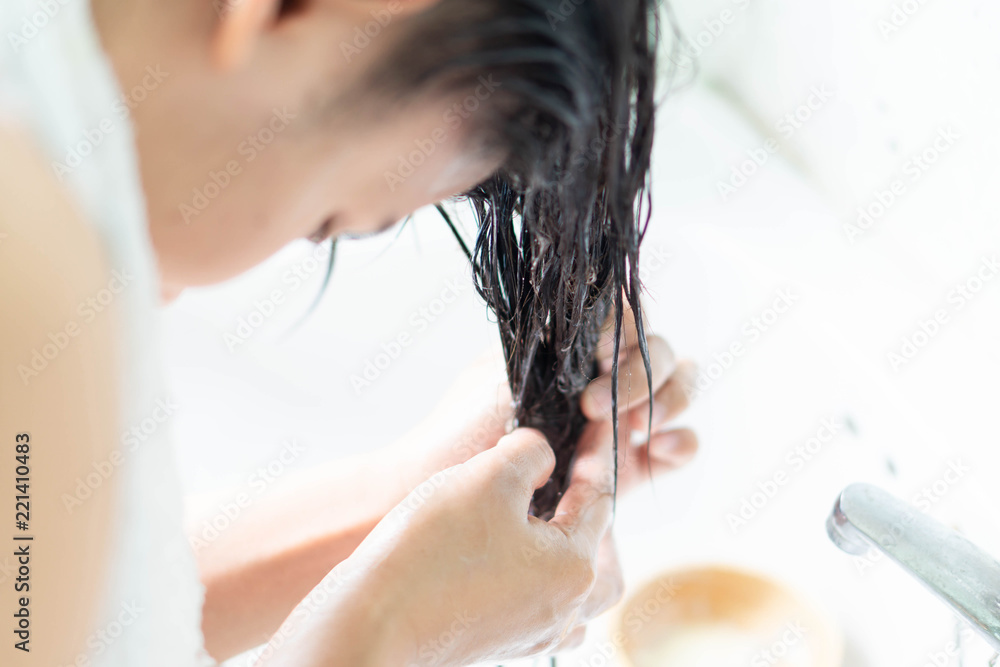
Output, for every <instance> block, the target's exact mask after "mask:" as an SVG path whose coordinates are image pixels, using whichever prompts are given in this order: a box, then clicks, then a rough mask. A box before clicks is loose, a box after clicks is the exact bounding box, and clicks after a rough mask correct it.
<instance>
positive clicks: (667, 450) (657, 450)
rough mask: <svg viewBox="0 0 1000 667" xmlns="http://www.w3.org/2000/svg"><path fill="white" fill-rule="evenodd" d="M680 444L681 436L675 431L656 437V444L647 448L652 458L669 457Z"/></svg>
mask: <svg viewBox="0 0 1000 667" xmlns="http://www.w3.org/2000/svg"><path fill="white" fill-rule="evenodd" d="M680 446H681V438H680V436H679V435H677V434H676V433H663V434H660V435H658V436H657V437H656V445H655V446H653V447H650V448H649V455H650V456H652V457H653V458H654V459H669V458H672V457H673V455H674V454H675V453H676V452H677V449H678V448H679V447H680Z"/></svg>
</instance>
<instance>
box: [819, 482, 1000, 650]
mask: <svg viewBox="0 0 1000 667" xmlns="http://www.w3.org/2000/svg"><path fill="white" fill-rule="evenodd" d="M826 527H827V533H828V534H829V536H830V539H831V540H833V542H834V544H836V545H837V546H838V547H840V548H841V549H842V550H843V551H846V552H847V553H850V554H854V555H860V554H863V553H867V552H869V551H870V550H872V549H875V550H877V551H880V552H882V553H883V554H885V555H886V556H888V557H889V558H890V559H891V560H893V561H895V562H896V563H897V564H898V565H899V566H900V567H902V568H903V569H904V570H906V571H907V572H909V573H910V574H911V575H912V576H914V577H915V578H916V579H918V580H919V581H920V582H921V583H923V584H924V586H926V587H927V588H928V589H930V591H931V592H932V593H934V594H935V595H936V596H937V597H938V598H940V599H941V600H942V601H943V602H944V603H945V604H947V605H948V606H949V607H951V609H952V610H953V611H954V612H955V613H957V614H958V615H959V616H960V617H961V618H962V619H964V620H965V621H966V622H967V623H969V624H970V625H971V626H972V627H973V628H974V629H975V630H977V631H978V632H979V633H980V634H981V635H982V636H983V638H985V639H986V641H987V642H989V644H990V645H991V646H992V647H993V648H994V649H995V650H997V651H1000V563H998V562H997V561H996V560H995V559H994V558H993V557H992V556H990V555H989V554H988V553H986V552H985V551H983V550H982V549H980V548H979V547H977V546H976V545H975V544H973V543H972V542H970V541H968V540H967V539H965V538H964V537H962V536H961V535H959V534H958V533H957V532H955V531H954V530H951V529H950V528H947V527H946V526H943V525H942V524H940V523H938V522H937V521H935V520H934V519H932V518H930V517H929V516H927V515H925V514H924V513H922V512H920V511H918V510H916V509H914V508H913V507H911V506H910V505H908V504H906V503H904V502H903V501H901V500H899V499H898V498H896V497H895V496H893V495H891V494H889V493H887V492H885V491H883V490H882V489H880V488H878V487H876V486H872V485H871V484H852V485H851V486H848V487H847V488H846V489H844V490H843V491H842V492H841V494H840V497H839V498H838V499H837V503H836V505H834V508H833V513H832V514H831V515H830V518H829V519H827V522H826Z"/></svg>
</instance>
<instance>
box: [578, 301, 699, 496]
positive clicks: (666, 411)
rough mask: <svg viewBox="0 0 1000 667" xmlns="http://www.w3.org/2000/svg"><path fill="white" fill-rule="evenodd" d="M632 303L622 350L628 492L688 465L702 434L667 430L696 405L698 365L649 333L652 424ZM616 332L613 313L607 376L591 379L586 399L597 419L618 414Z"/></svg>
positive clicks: (604, 357)
mask: <svg viewBox="0 0 1000 667" xmlns="http://www.w3.org/2000/svg"><path fill="white" fill-rule="evenodd" d="M627 306H628V304H626V310H625V313H624V316H623V318H622V341H621V345H620V349H619V354H618V415H619V423H618V425H619V431H620V432H619V438H620V441H619V447H618V491H619V493H621V492H628V491H629V490H631V489H633V488H634V487H635V486H637V485H638V484H640V483H641V482H643V481H644V480H648V479H649V478H650V473H652V475H653V476H655V475H658V474H661V473H664V472H669V471H671V470H675V469H677V468H679V467H681V466H683V465H684V464H685V463H687V462H688V461H690V460H691V459H692V458H693V457H694V455H695V454H696V453H697V451H698V438H697V436H696V435H695V434H694V432H693V431H691V430H690V429H686V428H679V429H666V428H665V426H666V425H667V424H668V423H669V422H670V421H672V420H673V419H675V418H676V417H677V416H678V415H680V414H681V413H682V412H684V410H686V409H687V407H688V405H689V404H690V396H691V392H692V390H693V388H694V381H695V376H696V369H695V365H694V364H693V363H692V362H690V361H687V360H681V361H677V360H676V358H675V357H674V353H673V351H672V350H671V349H670V346H669V345H668V344H667V342H666V341H665V340H664V339H663V338H661V337H660V336H656V335H647V337H646V343H647V346H648V350H649V361H650V367H651V368H652V385H653V398H652V411H653V412H652V424H650V413H649V410H650V398H649V388H648V386H647V383H646V369H645V367H644V365H643V360H642V355H641V354H640V352H639V341H638V333H637V331H636V325H635V316H634V314H633V312H632V309H631V308H628V307H627ZM614 331H615V327H614V318H613V317H611V318H608V321H607V322H605V325H604V335H603V337H602V341H601V344H600V347H599V348H598V351H597V360H598V368H599V370H600V372H601V373H602V375H601V376H600V377H598V378H597V379H596V380H594V381H593V382H591V383H590V385H589V386H588V387H587V389H586V391H584V394H583V397H582V399H581V406H582V409H583V412H584V414H585V415H587V417H588V418H589V419H590V420H591V421H595V422H600V421H610V420H611V416H612V410H611V387H612V385H613V378H612V374H611V369H612V360H613V359H614ZM647 331H648V325H647ZM650 426H652V431H651V437H650ZM647 445H648V447H647Z"/></svg>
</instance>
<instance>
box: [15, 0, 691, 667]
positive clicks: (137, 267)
mask: <svg viewBox="0 0 1000 667" xmlns="http://www.w3.org/2000/svg"><path fill="white" fill-rule="evenodd" d="M648 5H649V3H646V2H643V1H642V0H632V1H630V2H625V3H621V2H610V1H609V0H573V1H572V2H569V1H564V2H561V3H557V2H549V1H544V0H523V1H521V2H510V0H503V1H501V0H482V1H480V2H470V1H469V0H313V1H309V0H301V1H297V2H295V1H291V2H278V1H277V0H230V1H228V2H222V1H220V0H214V1H213V0H178V1H177V2H173V3H161V2H156V1H155V0H91V3H90V4H89V5H88V4H87V3H85V2H67V3H63V2H62V1H61V0H49V1H48V2H39V3H35V2H27V1H23V0H16V1H13V2H10V1H8V2H7V3H5V5H4V7H3V9H0V26H2V27H3V33H4V35H5V38H6V41H7V43H8V46H9V49H7V50H5V51H4V54H3V56H2V60H0V188H2V192H0V225H2V226H0V310H2V312H3V313H5V314H6V315H7V318H6V322H5V325H4V327H3V329H0V335H2V339H0V358H2V363H0V368H2V369H3V373H2V376H0V399H2V402H0V415H2V418H3V429H4V430H3V431H2V437H3V438H5V439H7V441H8V443H9V449H5V450H4V456H3V464H2V466H3V468H2V472H3V475H4V480H5V481H4V483H5V484H8V483H9V484H12V485H13V484H14V482H13V481H9V482H8V481H7V480H14V479H15V477H18V479H19V480H23V481H19V484H22V485H24V486H23V487H18V494H19V495H24V496H28V500H27V502H29V503H30V516H29V517H26V518H27V519H28V521H26V522H25V527H24V528H23V529H22V532H21V533H20V534H21V536H22V537H26V536H29V535H30V537H31V538H32V539H31V540H30V541H29V540H21V541H18V542H16V543H14V544H17V545H19V546H18V548H22V547H23V544H24V543H28V544H30V546H28V547H26V548H28V549H29V552H28V553H29V554H30V555H27V554H26V555H25V556H24V558H25V559H27V560H28V561H29V563H30V578H29V579H30V580H26V581H24V582H18V585H20V586H22V587H23V588H18V589H17V590H18V591H19V592H18V593H17V596H18V597H14V596H13V595H6V596H4V598H3V602H2V604H3V605H4V608H3V612H4V617H5V618H8V619H10V618H12V617H13V618H15V619H16V621H15V639H14V640H13V641H10V642H5V644H4V646H3V649H2V650H3V651H4V653H3V655H4V656H5V660H4V664H38V665H46V666H48V665H70V664H73V665H102V666H103V665H116V666H117V665H122V666H125V665H130V666H131V665H171V666H172V667H176V666H180V665H193V664H198V663H199V662H210V661H211V659H215V660H221V659H224V658H227V657H229V656H232V655H234V654H236V653H238V652H240V651H242V650H245V649H248V648H250V647H253V646H255V645H259V644H261V643H263V642H268V640H270V641H269V643H268V646H267V648H266V649H265V650H264V652H263V653H262V654H261V656H260V658H259V664H261V665H269V666H270V665H310V666H311V665H317V666H318V665H352V666H353V665H411V664H435V665H462V664H469V663H472V662H476V661H479V660H485V659H505V658H511V657H517V656H525V655H536V654H539V653H545V652H550V651H555V650H559V649H561V648H565V647H567V646H571V645H573V644H574V643H576V642H578V641H579V640H580V639H581V637H582V634H583V631H584V626H585V624H586V622H587V621H588V620H590V619H591V618H593V617H594V616H595V615H597V614H599V613H600V612H601V611H603V610H605V609H606V608H607V607H608V606H610V605H611V604H612V603H613V602H614V601H615V600H616V599H617V596H618V595H619V594H620V588H621V585H620V577H619V576H618V573H617V564H616V562H615V557H614V549H613V546H612V544H611V542H610V536H609V534H608V528H609V525H610V520H611V513H612V499H611V496H612V493H613V491H614V456H613V454H612V445H613V443H612V424H611V421H610V419H611V411H612V409H613V407H612V401H611V396H612V392H611V379H610V376H609V375H607V374H606V375H604V376H601V377H599V378H598V379H597V380H595V381H594V382H593V383H592V385H591V386H590V387H589V388H588V389H587V391H586V392H585V393H584V397H583V400H582V404H581V406H582V409H583V412H584V413H585V414H586V415H587V417H588V418H589V419H590V420H591V421H590V423H589V425H588V426H587V427H586V429H585V431H584V434H583V436H582V438H581V441H580V445H579V454H578V457H577V460H576V463H575V465H574V468H573V472H572V478H571V483H570V485H569V488H568V489H567V491H566V493H565V495H564V496H563V497H562V500H561V501H560V504H559V507H558V509H557V511H556V516H555V517H554V518H553V519H551V520H550V521H542V520H539V519H536V518H534V517H530V516H528V512H527V509H528V505H529V502H530V500H531V496H532V493H533V491H534V490H535V489H537V488H539V487H541V486H542V485H543V484H545V482H546V480H548V479H549V477H550V475H551V474H552V470H553V466H554V456H553V452H552V449H551V448H550V447H549V445H548V444H547V443H546V442H545V439H544V438H543V437H542V436H541V435H540V434H539V433H538V432H537V431H533V430H529V429H515V430H514V431H512V432H511V433H509V434H508V433H506V428H505V424H506V423H507V422H508V421H509V418H510V408H509V407H506V405H505V401H503V400H499V401H494V402H493V404H492V406H490V409H488V410H486V411H484V412H483V413H481V414H476V415H473V416H472V417H471V418H470V417H469V416H468V415H465V416H464V417H465V419H467V423H465V424H464V425H463V427H462V429H460V430H462V431H463V432H464V433H466V434H474V435H467V436H466V437H463V438H461V439H460V440H455V439H449V438H444V437H442V438H441V439H440V440H439V441H435V439H434V435H433V434H434V432H435V431H434V428H433V427H431V426H427V427H423V428H422V429H421V430H420V431H419V432H420V434H421V436H420V440H421V442H424V443H429V444H426V445H425V446H421V447H417V446H404V447H402V448H401V449H399V450H398V451H394V452H393V455H392V456H383V457H380V458H379V459H377V460H378V461H379V462H378V463H372V461H375V459H371V458H367V459H366V458H361V459H359V460H358V461H356V462H354V463H353V464H351V463H344V462H338V463H337V464H336V465H331V466H330V467H329V468H328V469H326V470H322V471H314V472H313V474H312V475H311V476H310V477H309V478H308V479H302V480H298V481H297V483H296V484H295V485H294V486H293V487H291V488H288V489H287V490H286V491H285V492H283V493H281V494H275V495H276V497H275V498H271V497H270V496H269V499H268V506H267V507H260V508H255V509H256V510H257V511H256V512H255V513H254V514H253V515H252V516H247V517H245V518H244V520H242V521H241V522H240V528H239V530H238V531H236V530H234V531H231V532H229V533H227V535H226V539H223V540H219V541H217V542H214V543H212V544H211V545H209V547H208V548H205V549H198V550H197V561H196V558H195V553H193V552H192V550H191V548H190V546H189V544H188V542H187V540H186V539H185V537H184V534H183V529H182V517H181V502H180V498H179V490H178V485H177V483H176V479H175V477H174V473H173V464H172V458H171V453H170V448H169V442H168V432H167V431H168V427H167V425H161V426H156V424H160V422H159V421H158V419H157V417H156V415H157V414H159V413H158V412H157V411H160V412H162V411H163V410H164V409H168V408H167V407H165V405H164V395H163V392H162V383H161V379H160V371H159V368H158V364H157V361H158V360H157V354H158V352H157V336H158V332H157V328H156V307H157V306H158V304H157V300H158V299H157V295H159V297H160V298H162V301H163V302H168V301H170V300H171V299H173V298H175V297H176V296H177V295H178V294H179V293H180V292H181V291H182V290H183V289H184V288H186V287H189V286H198V285H207V284H211V283H215V282H218V281H221V280H224V279H227V278H229V277H232V276H235V275H237V274H239V273H240V272H242V271H244V270H246V269H248V268H250V267H252V266H254V265H255V264H257V263H259V262H261V261H262V260H264V259H265V258H267V257H268V256H269V255H271V254H272V253H274V252H275V251H277V250H278V249H280V248H281V247H282V246H284V245H285V244H287V243H288V242H290V241H292V240H294V239H296V238H302V237H306V238H310V239H312V240H314V241H316V242H322V241H324V240H325V239H328V238H330V237H339V236H344V235H355V234H367V233H374V232H377V231H379V230H381V229H384V228H385V227H386V226H387V225H389V224H391V223H392V222H393V221H395V220H397V219H399V218H400V217H402V216H404V215H406V214H407V213H409V212H411V211H413V210H415V209H417V208H419V207H422V206H425V205H427V204H431V203H434V202H437V201H440V200H443V199H446V198H449V197H452V196H454V195H456V194H460V193H466V192H470V191H473V190H474V189H475V188H476V187H477V186H480V185H481V184H483V183H485V182H492V183H494V184H496V183H497V178H498V177H497V174H500V173H504V174H507V175H512V176H509V177H510V179H511V180H510V181H509V182H508V183H506V184H504V187H511V186H513V187H516V186H517V183H518V179H519V178H525V175H531V178H542V179H546V178H547V179H549V180H550V181H551V182H553V183H555V185H556V186H557V188H556V189H557V190H558V188H559V187H563V186H565V187H564V189H566V190H569V189H572V188H573V187H576V188H583V189H584V190H586V191H588V192H597V191H599V190H600V191H602V192H603V191H604V190H601V188H605V189H606V188H609V187H611V185H609V183H608V181H611V180H615V178H613V176H614V175H615V174H618V175H621V174H626V175H628V176H630V177H633V180H634V177H635V176H637V175H638V176H639V177H644V175H645V168H646V166H648V150H646V148H644V147H647V146H648V141H645V140H644V141H636V143H635V146H638V147H639V149H638V150H637V151H633V152H632V153H631V154H630V155H631V159H632V164H631V165H626V164H624V163H625V162H626V161H627V160H625V159H623V160H622V161H621V162H622V164H610V163H608V164H596V163H597V161H596V160H592V161H591V162H588V163H586V164H582V165H577V167H578V168H577V169H576V170H575V171H572V172H569V171H567V169H566V167H565V165H560V164H555V163H552V161H551V160H550V159H549V158H548V157H547V156H548V155H549V154H551V146H552V145H553V142H555V141H557V140H558V141H562V142H563V143H573V144H574V145H575V144H580V151H578V153H577V154H581V155H582V154H583V150H584V149H586V150H596V151H597V152H596V153H595V155H605V154H606V151H603V150H602V149H601V148H600V144H601V142H612V143H615V142H616V141H617V139H616V136H617V135H621V134H623V132H622V129H621V128H618V129H617V135H616V133H615V132H607V131H605V132H600V133H598V132H596V128H598V124H597V123H596V122H595V121H594V120H593V119H594V118H596V117H597V116H598V115H599V114H598V112H599V111H600V110H601V109H602V108H605V107H607V106H608V105H617V107H618V108H622V109H627V110H629V112H630V116H629V117H630V118H633V119H635V121H636V123H637V125H636V127H637V128H638V129H636V127H633V128H632V130H626V131H625V132H624V135H626V136H642V135H648V133H649V132H651V117H649V110H650V108H651V107H649V105H648V104H647V105H646V106H645V107H643V108H642V109H640V110H639V112H638V113H636V112H635V107H636V103H635V102H634V101H633V100H632V93H634V92H636V91H635V89H636V88H637V84H636V83H635V82H634V81H631V80H629V81H626V80H625V79H626V78H627V77H626V76H625V75H630V74H631V72H632V70H629V69H627V68H624V67H623V66H622V65H621V61H623V60H626V58H625V57H624V55H623V54H626V53H629V54H632V56H634V54H635V52H639V53H640V55H642V56H643V57H644V58H646V59H647V60H648V62H644V63H641V64H643V66H646V67H648V68H649V69H650V71H651V69H652V61H651V59H652V54H651V53H648V51H647V50H646V49H647V46H645V45H646V44H647V31H648V29H649V26H648V23H647V21H648V18H649V12H650V10H651V8H650V7H649V6H648ZM637 44H640V45H643V46H641V47H637V46H636V45H637ZM632 56H630V57H632ZM647 83H648V82H647ZM643 85H645V84H643ZM639 87H641V86H639ZM623 91H624V92H623ZM625 93H627V95H626V94H625ZM638 94H639V97H640V98H641V99H643V100H646V101H648V100H649V99H651V98H650V91H649V90H639V91H638ZM602 117H603V116H602ZM633 125H635V123H633ZM601 127H602V128H603V129H604V130H607V129H608V124H607V123H604V125H603V126H601ZM580 128H583V130H581V129H580ZM612 129H614V128H612ZM587 133H590V135H593V136H590V135H588V134H587ZM646 139H648V136H647V137H646ZM584 140H591V141H587V142H585V141H584ZM595 142H596V143H595ZM620 144H621V142H620V141H617V144H616V145H620ZM542 172H544V173H542ZM518 174H520V175H521V176H518ZM581 176H582V177H581ZM639 180H642V179H641V178H640V179H639ZM633 186H634V184H632V185H629V186H627V187H626V188H625V189H628V187H632V190H633V191H634V190H635V188H634V187H633ZM558 203H559V202H558V201H556V204H558ZM628 204H629V205H631V202H628ZM594 205H596V204H594ZM588 215H589V214H588ZM623 261H624V258H623ZM613 329H614V327H612V328H611V330H612V331H613ZM636 333H637V332H636V325H635V322H634V321H633V320H631V319H628V318H626V321H625V326H624V339H625V340H626V343H627V344H629V342H630V341H631V343H634V341H635V340H636V337H637V336H636ZM611 335H612V334H610V333H609V336H611ZM613 350H614V346H613V345H604V346H603V347H602V348H601V351H600V353H599V358H600V360H601V363H602V372H605V373H606V372H607V371H608V370H609V367H610V359H611V356H612V355H613ZM628 352H629V350H628V349H625V350H624V351H623V355H622V359H623V360H624V362H625V364H626V365H625V366H623V368H622V377H621V380H622V382H623V383H627V382H628V380H629V377H630V375H631V374H632V372H633V371H634V373H635V376H636V378H643V377H644V372H643V370H642V367H643V366H642V362H641V359H640V358H639V357H640V355H638V354H637V353H635V354H631V355H629V354H628ZM649 352H650V362H651V363H650V371H651V378H650V379H651V385H652V387H653V389H654V390H655V394H654V396H653V399H654V400H653V401H652V416H653V424H652V425H653V428H654V429H657V430H658V429H659V428H660V427H661V426H662V425H663V424H664V423H665V422H666V421H668V420H669V419H671V418H672V417H673V416H675V415H676V414H677V412H678V411H679V410H681V409H683V407H684V405H685V393H684V389H685V386H686V383H687V382H688V379H689V377H690V372H689V369H687V368H686V367H684V366H680V370H677V369H678V366H677V365H676V364H675V363H674V362H673V359H672V356H671V354H670V352H669V349H668V348H667V347H666V345H665V343H663V342H662V341H661V340H659V339H656V338H654V337H650V338H649ZM473 382H477V383H480V384H479V385H478V386H483V385H481V382H482V381H481V380H473ZM632 385H633V386H632V390H631V395H630V396H629V397H628V398H629V400H628V401H627V402H623V403H622V406H623V409H622V411H621V419H622V424H623V425H627V426H628V427H629V429H644V428H645V427H646V426H648V421H647V418H648V415H649V412H648V411H649V408H650V402H649V400H648V399H649V394H648V392H647V391H646V390H644V389H642V388H641V387H642V385H644V383H643V382H633V383H632ZM493 387H495V385H489V386H487V388H488V389H491V390H492V388H493ZM508 399H509V396H508ZM507 402H509V401H507ZM626 404H627V407H628V411H627V412H626V411H625V408H624V406H625V405H626ZM498 406H501V407H498ZM432 421H433V420H432ZM147 423H150V424H154V426H153V427H152V429H150V428H146V427H145V426H142V427H141V428H140V425H144V424H147ZM448 426H450V427H454V424H453V423H449V424H448ZM136 429H139V430H138V431H137V430H136ZM452 430H454V429H452ZM136 433H141V434H142V437H141V438H138V437H137V436H136ZM404 444H405V443H404ZM644 444H645V443H644ZM649 445H650V447H649V450H648V451H649V458H646V453H645V452H646V450H645V449H644V448H642V449H639V448H636V449H635V451H630V452H629V453H628V456H627V457H624V458H623V459H622V463H623V466H622V467H621V469H620V470H619V474H620V477H619V480H620V483H621V485H622V487H623V488H626V487H628V486H629V485H630V484H631V483H634V482H635V481H636V480H637V479H639V478H640V477H641V476H642V475H644V474H645V473H646V470H647V468H649V467H651V468H652V470H653V472H658V471H662V470H667V469H670V468H672V467H675V466H676V465H678V464H680V463H681V462H683V461H684V460H686V459H687V458H689V457H690V455H691V454H692V453H693V451H694V448H695V446H696V445H695V440H694V437H693V435H692V434H690V433H689V432H687V431H683V430H680V431H670V432H657V433H655V434H654V435H653V437H652V439H651V440H650V441H649ZM623 450H624V448H623ZM622 453H623V454H624V451H623V452H622ZM15 454H16V455H17V456H20V457H23V458H21V459H16V460H15ZM647 464H648V465H647ZM414 471H419V474H415V472H414ZM408 494H409V495H408ZM19 558H20V557H19ZM8 613H9V615H8ZM15 614H16V616H15ZM445 636H447V637H448V641H443V640H442V637H445ZM209 656H210V657H209ZM7 657H10V658H12V660H13V663H9V662H8V660H7V659H6V658H7Z"/></svg>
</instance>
